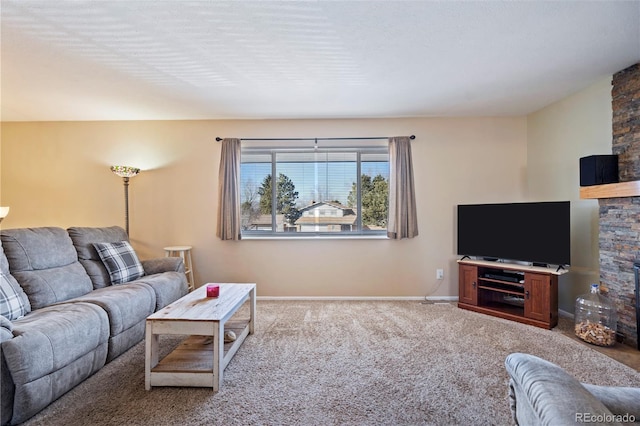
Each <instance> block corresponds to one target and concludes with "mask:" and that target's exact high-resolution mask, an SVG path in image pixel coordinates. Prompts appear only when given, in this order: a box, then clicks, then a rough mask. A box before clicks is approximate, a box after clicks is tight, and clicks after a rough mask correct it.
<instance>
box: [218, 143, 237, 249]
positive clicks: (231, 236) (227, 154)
mask: <svg viewBox="0 0 640 426" xmlns="http://www.w3.org/2000/svg"><path fill="white" fill-rule="evenodd" d="M240 229H241V225H240V139H236V138H227V139H223V140H222V152H221V153H220V169H219V171H218V228H217V230H216V235H217V236H218V238H220V239H221V240H239V239H240Z"/></svg>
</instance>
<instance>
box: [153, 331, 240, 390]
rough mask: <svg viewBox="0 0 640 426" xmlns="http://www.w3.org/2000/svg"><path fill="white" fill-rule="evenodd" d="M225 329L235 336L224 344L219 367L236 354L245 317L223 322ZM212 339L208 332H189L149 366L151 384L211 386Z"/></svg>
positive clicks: (212, 385) (224, 365) (225, 364)
mask: <svg viewBox="0 0 640 426" xmlns="http://www.w3.org/2000/svg"><path fill="white" fill-rule="evenodd" d="M224 329H225V331H226V330H231V331H233V332H234V333H235V334H236V340H235V341H233V342H230V343H225V344H224V353H225V354H224V358H223V360H222V369H225V368H227V365H228V364H229V361H231V358H233V356H234V355H235V354H236V352H237V351H238V349H239V348H240V346H241V345H242V343H243V342H244V339H246V337H247V336H248V335H249V321H248V320H247V321H243V322H227V323H226V324H225V328H224ZM213 350H214V349H213V339H212V337H211V336H189V337H187V338H186V339H185V340H184V341H183V342H182V343H180V344H179V345H178V346H177V347H176V348H175V349H174V350H173V351H172V352H171V353H170V354H168V355H167V356H166V357H164V358H163V359H162V360H160V361H159V362H158V364H157V365H156V366H155V367H153V368H152V369H151V374H150V383H149V384H150V385H151V386H190V387H207V388H213V387H214V374H213Z"/></svg>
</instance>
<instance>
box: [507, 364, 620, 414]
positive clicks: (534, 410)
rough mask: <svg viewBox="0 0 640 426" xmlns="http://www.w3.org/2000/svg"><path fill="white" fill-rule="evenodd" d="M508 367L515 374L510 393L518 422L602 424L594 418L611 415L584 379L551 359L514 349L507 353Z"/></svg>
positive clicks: (512, 375)
mask: <svg viewBox="0 0 640 426" xmlns="http://www.w3.org/2000/svg"><path fill="white" fill-rule="evenodd" d="M505 367H506V369H507V372H508V373H509V376H510V377H511V380H510V389H509V392H510V394H509V397H510V402H511V410H512V413H513V417H514V420H515V421H516V423H517V424H521V425H527V424H540V425H557V424H574V423H585V422H589V423H590V424H600V423H593V419H596V418H597V416H607V417H610V416H611V412H610V411H609V410H608V409H607V407H606V406H605V405H604V404H603V403H602V402H600V401H599V400H598V399H597V398H596V397H595V396H593V395H592V394H591V393H589V391H587V389H586V388H585V387H584V386H582V384H581V383H580V382H578V381H577V380H576V379H575V378H574V377H572V376H571V375H569V374H568V373H567V372H566V371H564V370H563V369H562V368H560V367H558V366H557V365H555V364H552V363H551V362H549V361H545V360H543V359H541V358H538V357H536V356H533V355H528V354H523V353H513V354H510V355H509V356H507V359H506V360H505ZM601 418H602V417H601ZM608 424H611V423H608Z"/></svg>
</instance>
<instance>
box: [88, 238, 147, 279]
mask: <svg viewBox="0 0 640 426" xmlns="http://www.w3.org/2000/svg"><path fill="white" fill-rule="evenodd" d="M93 246H94V247H95V249H96V251H97V252H98V255H99V256H100V259H102V263H103V264H104V266H105V268H107V271H108V272H109V278H110V279H111V284H122V283H128V282H129V281H134V280H137V279H138V278H140V277H142V276H143V275H144V268H143V267H142V264H141V263H140V260H139V259H138V256H137V255H136V252H135V251H134V250H133V247H131V244H129V242H128V241H119V242H117V243H93Z"/></svg>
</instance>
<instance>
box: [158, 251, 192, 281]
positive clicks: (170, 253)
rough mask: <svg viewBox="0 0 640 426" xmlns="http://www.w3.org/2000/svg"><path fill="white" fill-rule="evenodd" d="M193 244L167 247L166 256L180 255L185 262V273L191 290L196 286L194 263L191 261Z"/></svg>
mask: <svg viewBox="0 0 640 426" xmlns="http://www.w3.org/2000/svg"><path fill="white" fill-rule="evenodd" d="M191 249H192V247H191V246H169V247H165V248H164V251H165V257H180V258H182V261H183V262H184V274H185V275H186V276H187V283H188V284H189V291H193V289H194V288H195V282H194V280H193V264H192V263H191Z"/></svg>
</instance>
